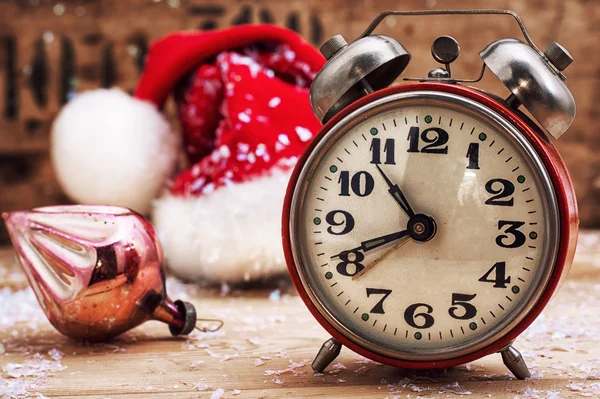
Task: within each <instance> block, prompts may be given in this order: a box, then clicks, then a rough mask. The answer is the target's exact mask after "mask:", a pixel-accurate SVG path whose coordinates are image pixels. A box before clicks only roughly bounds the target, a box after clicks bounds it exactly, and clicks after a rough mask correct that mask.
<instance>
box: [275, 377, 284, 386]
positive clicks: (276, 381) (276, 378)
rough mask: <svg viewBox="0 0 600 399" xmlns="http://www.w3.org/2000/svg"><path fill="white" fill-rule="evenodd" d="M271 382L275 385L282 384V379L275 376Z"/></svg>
mask: <svg viewBox="0 0 600 399" xmlns="http://www.w3.org/2000/svg"><path fill="white" fill-rule="evenodd" d="M273 382H274V383H275V384H277V385H283V380H282V379H281V378H279V377H277V376H275V377H273Z"/></svg>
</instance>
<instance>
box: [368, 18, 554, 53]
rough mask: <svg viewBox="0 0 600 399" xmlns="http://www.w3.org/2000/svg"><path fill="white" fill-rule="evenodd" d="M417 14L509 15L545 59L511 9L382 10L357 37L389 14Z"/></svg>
mask: <svg viewBox="0 0 600 399" xmlns="http://www.w3.org/2000/svg"><path fill="white" fill-rule="evenodd" d="M392 15H393V16H419V15H421V16H422V15H510V16H511V17H513V18H514V19H515V21H517V23H518V24H519V28H521V32H523V36H524V37H525V40H527V43H528V44H529V45H530V46H531V48H533V49H534V50H535V51H536V52H537V53H538V54H539V55H540V56H541V57H543V58H544V59H547V57H546V56H545V55H544V53H543V52H542V51H541V50H540V49H539V48H538V47H537V46H536V45H535V43H534V42H533V40H532V39H531V37H530V36H529V33H528V32H527V28H526V27H525V23H524V22H523V20H522V19H521V17H519V15H518V14H517V13H516V12H514V11H511V10H495V9H485V10H421V11H383V12H381V13H380V14H379V15H377V17H375V19H374V20H373V22H371V24H370V25H369V26H368V27H367V29H366V30H365V31H364V32H363V33H362V34H361V35H360V36H359V37H358V38H357V39H361V38H363V37H366V36H369V35H370V34H371V33H373V31H374V30H375V28H377V26H379V24H380V23H381V22H382V21H383V20H384V19H386V18H387V17H389V16H392Z"/></svg>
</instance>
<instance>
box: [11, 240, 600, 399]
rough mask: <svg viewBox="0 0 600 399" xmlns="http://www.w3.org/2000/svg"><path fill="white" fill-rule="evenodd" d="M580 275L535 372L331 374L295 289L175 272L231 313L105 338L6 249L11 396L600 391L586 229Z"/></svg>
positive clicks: (545, 325)
mask: <svg viewBox="0 0 600 399" xmlns="http://www.w3.org/2000/svg"><path fill="white" fill-rule="evenodd" d="M580 243H581V244H580V247H579V249H578V253H577V256H576V264H575V266H574V268H573V270H572V272H571V275H570V279H569V281H567V283H566V284H565V285H564V286H563V288H562V290H561V291H560V293H559V295H558V296H557V297H556V298H555V299H554V300H553V301H552V303H551V304H550V306H549V307H548V308H547V310H546V311H545V312H544V313H543V315H542V317H540V318H539V319H538V320H537V321H536V322H535V323H534V325H532V326H531V327H530V328H529V329H528V330H527V331H526V332H525V333H524V334H523V335H522V336H521V337H519V338H518V340H517V342H516V345H515V346H516V347H517V348H519V349H520V350H521V351H522V353H523V355H524V356H525V358H526V359H527V363H528V365H529V367H530V369H531V370H532V374H533V376H532V378H531V379H529V380H526V381H516V380H514V379H513V378H512V377H511V375H510V374H509V373H508V372H507V370H506V369H505V368H504V366H503V365H502V362H501V359H500V355H494V356H489V357H487V358H485V359H482V360H479V361H476V362H473V363H470V364H468V365H465V366H460V367H455V368H452V369H447V370H436V371H426V372H423V371H420V372H414V371H409V370H400V369H394V368H392V367H387V366H383V365H380V364H377V363H374V362H371V361H369V360H366V359H364V358H362V357H360V356H358V355H356V354H354V353H352V352H351V351H350V350H347V349H343V350H342V354H341V356H340V357H339V359H338V362H337V363H336V364H335V365H333V367H330V368H328V370H327V371H326V372H325V374H315V373H314V372H313V371H312V370H311V368H310V362H311V360H312V358H313V356H314V355H315V353H316V351H317V349H318V348H319V347H320V345H321V343H322V342H323V341H324V340H325V339H326V338H328V336H327V334H326V333H325V331H324V330H323V329H322V328H321V327H320V326H319V325H318V324H317V323H316V322H315V321H314V320H313V318H312V317H311V315H310V314H309V313H308V311H307V310H306V309H305V307H304V305H303V304H302V302H301V300H300V299H299V298H298V297H297V296H296V295H294V293H293V288H291V287H289V286H287V288H283V289H282V290H281V292H280V291H278V290H275V289H274V288H267V289H264V288H263V289H262V290H258V291H257V290H254V291H237V290H231V291H230V292H221V290H218V289H212V290H211V289H198V288H197V287H195V286H192V285H186V284H182V283H181V282H179V281H178V280H176V279H174V278H169V280H168V291H169V294H170V295H171V297H173V298H181V299H186V300H190V301H192V302H193V303H194V304H195V305H196V306H197V308H198V310H199V313H200V314H201V315H203V316H207V317H220V318H222V319H224V320H225V323H226V324H225V327H224V328H223V329H222V331H220V332H217V333H213V334H208V333H194V334H192V336H190V337H188V338H187V339H178V338H172V337H170V336H169V332H168V329H167V327H166V326H165V325H163V324H160V323H158V322H149V323H147V324H145V325H143V326H141V327H139V328H137V329H135V330H133V331H131V332H129V333H126V334H124V335H123V336H121V337H119V338H118V339H116V340H114V341H113V342H110V343H107V344H84V343H79V342H75V341H72V340H69V339H67V338H65V337H63V336H61V335H60V334H59V333H58V332H56V331H55V330H54V329H53V328H52V326H51V325H50V324H49V323H48V322H47V320H46V318H45V316H44V314H43V313H42V312H41V310H40V308H39V307H38V305H37V303H36V301H35V298H34V296H33V294H32V292H31V291H30V290H29V289H28V288H26V283H25V280H24V278H23V275H22V274H21V273H20V271H19V269H18V267H16V265H15V262H14V257H13V255H12V254H11V253H10V252H7V251H4V252H1V253H0V265H2V267H1V268H0V287H3V288H0V331H1V332H0V344H1V346H0V353H2V352H3V354H2V355H0V365H1V366H2V374H1V376H2V377H1V378H0V396H2V397H3V398H43V397H51V398H65V399H66V398H94V399H101V398H102V399H104V398H113V399H121V398H139V399H142V398H172V397H174V398H212V399H217V398H309V397H327V398H382V399H383V398H389V399H392V398H422V399H425V398H455V397H459V396H469V397H472V398H488V397H490V398H511V399H512V398H519V399H525V398H527V399H529V398H552V399H557V398H581V397H589V398H600V345H599V342H600V341H599V335H600V299H599V297H600V233H592V232H587V233H584V234H582V236H581V240H580Z"/></svg>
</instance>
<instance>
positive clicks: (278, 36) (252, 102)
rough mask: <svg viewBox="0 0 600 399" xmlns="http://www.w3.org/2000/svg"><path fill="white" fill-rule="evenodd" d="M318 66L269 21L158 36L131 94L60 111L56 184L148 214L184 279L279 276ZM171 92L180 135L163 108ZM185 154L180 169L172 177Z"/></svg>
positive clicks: (87, 100)
mask: <svg viewBox="0 0 600 399" xmlns="http://www.w3.org/2000/svg"><path fill="white" fill-rule="evenodd" d="M324 62H325V60H324V58H323V57H322V56H321V55H320V54H319V53H318V52H317V51H316V50H315V49H314V48H313V47H312V46H311V45H309V44H308V43H306V42H305V41H304V40H303V39H302V38H300V37H299V36H298V35H297V34H296V33H294V32H292V31H290V30H287V29H284V28H279V27H276V26H271V25H247V26H240V27H235V28H230V29H227V30H222V31H213V32H205V33H178V34H174V35H170V36H167V37H165V38H164V39H162V40H160V41H158V42H156V43H155V44H154V45H153V46H152V48H151V50H150V52H149V54H148V58H147V64H146V67H145V69H144V72H143V74H142V76H141V79H140V81H139V84H138V87H137V89H136V90H135V93H134V95H133V97H131V96H129V95H127V94H125V93H124V92H122V91H120V90H118V89H110V90H96V91H92V92H87V93H84V94H81V95H79V96H77V97H76V98H75V99H74V100H72V101H71V102H70V103H69V104H67V105H66V106H65V107H64V108H63V110H62V111H61V113H60V114H59V116H58V117H57V119H56V120H55V123H54V125H53V131H52V140H51V141H52V143H51V155H52V161H53V165H54V168H55V171H56V175H57V178H58V180H59V182H60V183H61V185H62V187H63V188H64V190H65V192H66V193H67V194H68V195H69V196H71V197H72V198H73V199H74V200H76V201H78V202H81V203H87V204H110V205H120V206H126V207H129V208H132V209H134V210H136V211H138V212H141V213H151V214H152V220H153V222H154V225H155V227H156V229H157V231H158V234H159V238H160V240H161V243H162V245H163V249H164V251H165V256H166V259H167V264H168V266H169V268H170V269H171V270H172V271H173V272H175V273H176V274H177V275H180V276H182V277H184V278H187V279H191V280H201V279H205V280H211V281H229V282H240V281H248V280H256V279H261V278H264V277H268V276H271V275H274V274H278V273H284V272H285V265H284V263H285V261H284V259H283V253H282V249H281V234H280V219H281V208H282V202H283V197H284V193H285V188H286V185H287V182H288V178H289V174H290V172H291V168H292V167H293V165H294V164H295V161H296V159H297V157H298V156H299V155H300V154H301V152H302V151H303V150H304V148H305V146H306V145H307V143H308V141H309V140H310V139H311V138H312V137H313V135H314V134H315V133H316V132H317V130H318V129H319V128H320V124H319V122H318V120H317V119H316V118H315V117H314V115H313V113H312V111H311V108H310V104H309V100H308V88H309V86H310V84H311V82H312V79H313V78H314V76H315V74H316V73H317V72H318V70H319V69H320V68H321V67H322V66H323V64H324ZM171 93H174V94H175V99H176V103H177V108H178V115H179V119H180V125H181V131H182V134H177V133H174V131H173V130H172V128H171V126H170V124H169V123H168V122H167V121H166V119H165V118H164V116H163V115H162V113H161V111H160V110H161V108H162V106H163V104H164V102H165V101H166V99H167V97H168V96H169V95H170V94H171ZM183 150H185V153H186V155H187V158H188V165H189V167H187V168H186V169H184V170H182V171H180V172H179V174H178V175H176V176H174V178H172V177H173V174H174V172H175V169H176V167H177V164H178V158H179V155H180V154H181V153H182V151H183Z"/></svg>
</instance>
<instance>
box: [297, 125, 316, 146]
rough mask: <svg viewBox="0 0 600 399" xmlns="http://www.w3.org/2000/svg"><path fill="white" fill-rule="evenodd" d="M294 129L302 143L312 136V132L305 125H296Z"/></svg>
mask: <svg viewBox="0 0 600 399" xmlns="http://www.w3.org/2000/svg"><path fill="white" fill-rule="evenodd" d="M294 130H295V131H296V134H297V135H298V137H299V138H300V141H302V142H303V143H306V142H307V141H308V140H310V139H311V138H312V132H311V131H310V130H308V129H307V128H305V127H302V126H296V128H295V129H294Z"/></svg>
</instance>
